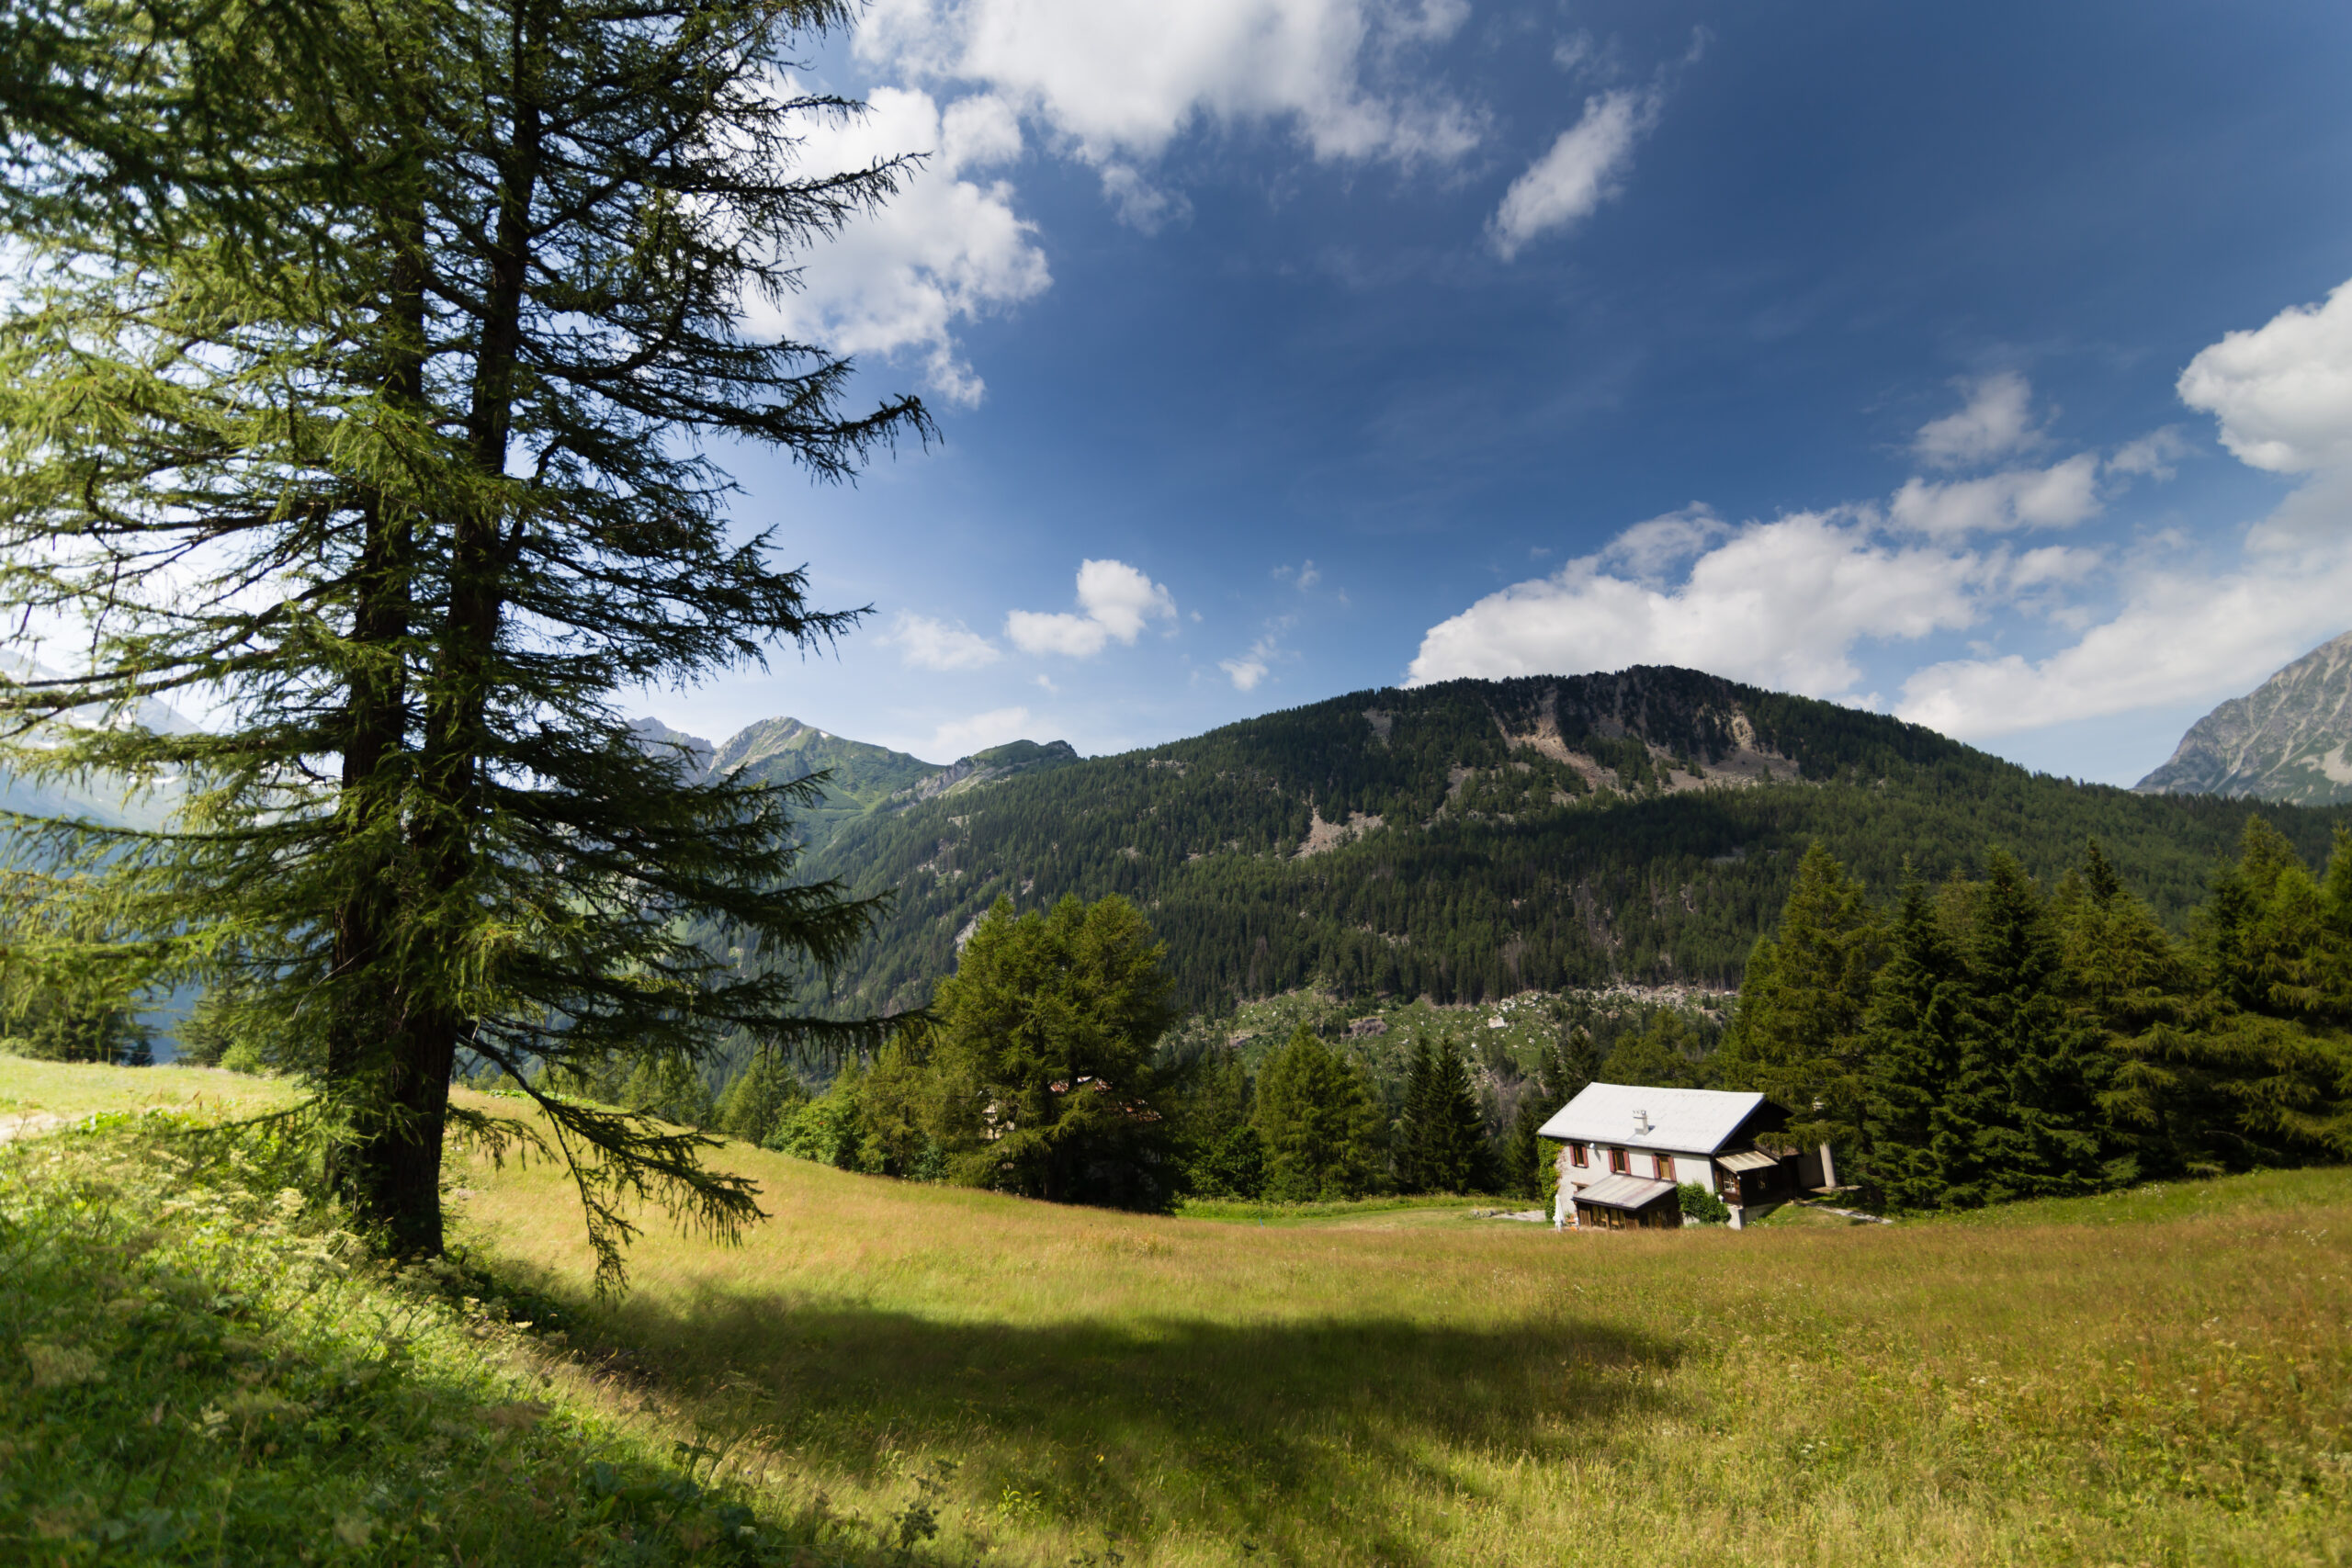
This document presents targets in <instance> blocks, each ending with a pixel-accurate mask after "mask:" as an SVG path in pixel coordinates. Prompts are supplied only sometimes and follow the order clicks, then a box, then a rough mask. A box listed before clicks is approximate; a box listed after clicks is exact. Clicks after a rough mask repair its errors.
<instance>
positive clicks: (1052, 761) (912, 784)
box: [630, 717, 1079, 848]
mask: <svg viewBox="0 0 2352 1568" xmlns="http://www.w3.org/2000/svg"><path fill="white" fill-rule="evenodd" d="M630 728H632V729H633V730H635V731H636V732H637V734H638V735H639V738H640V739H641V740H642V741H643V743H644V744H646V745H648V746H666V747H670V748H672V749H673V750H675V751H676V752H678V754H679V755H680V756H681V758H682V759H683V760H684V761H686V763H687V771H688V772H689V773H692V774H695V775H697V776H699V775H701V774H704V773H723V774H731V775H734V776H736V777H738V778H741V780H742V781H743V782H745V783H747V784H793V783H796V782H797V781H798V780H801V779H805V778H807V777H809V775H810V774H812V773H824V774H826V779H825V782H824V784H823V786H822V788H823V794H822V795H820V797H819V798H818V800H817V801H816V802H815V803H814V804H812V805H809V806H804V807H798V808H797V809H796V810H794V812H793V814H792V817H793V821H794V824H795V825H796V826H797V827H798V828H799V829H800V831H801V834H802V836H803V839H804V840H805V841H806V842H807V844H808V845H809V846H810V847H811V848H814V847H815V846H817V845H820V844H821V843H823V842H824V841H825V840H827V839H829V838H831V835H832V834H833V832H834V831H835V830H836V829H839V828H840V827H842V825H843V824H844V823H847V822H852V821H854V820H856V819H857V818H861V817H864V816H865V815H867V814H868V813H870V812H875V811H889V810H899V809H903V808H904V807H909V806H912V805H916V804H919V803H921V802H923V801H928V800H935V799H938V798H940V797H941V796H943V795H959V794H965V793H968V792H969V791H971V790H975V789H980V788H985V787H986V786H988V785H989V784H998V783H1001V781H1003V780H1006V779H1009V778H1013V777H1016V776H1018V775H1020V774H1023V773H1035V772H1036V771H1037V770H1039V769H1042V768H1055V767H1060V766H1062V765H1063V764H1065V763H1069V762H1075V761H1079V755H1078V752H1077V750H1075V749H1074V748H1073V747H1071V745H1070V744H1069V741H1067V740H1048V741H1045V742H1042V743H1040V742H1038V741H1035V740H1012V741H1007V742H1006V743H1005V744H1004V745H1001V746H991V747H989V748H987V749H986V750H979V751H975V752H973V753H972V754H971V755H970V756H968V757H960V758H958V759H956V761H953V762H947V763H940V762H926V761H923V760H922V758H920V757H917V756H915V755H913V754H912V753H910V752H906V751H893V750H890V749H889V748H888V747H887V746H876V745H872V744H869V743H868V742H866V741H863V740H851V739H847V738H845V737H843V736H839V735H835V734H833V733H832V732H831V731H830V730H823V729H819V728H817V727H816V726H814V725H811V724H803V723H802V722H801V721H800V720H798V719H797V718H791V717H780V718H763V719H761V720H760V721H759V722H758V723H756V724H752V725H747V726H745V727H744V728H742V729H740V730H738V731H736V733H735V734H734V735H732V736H730V737H729V738H728V739H727V740H726V741H725V742H724V743H722V744H720V745H718V746H713V745H712V744H711V743H710V742H709V741H707V740H705V739H702V738H701V737H699V736H695V735H688V734H686V733H685V732H684V730H678V729H673V728H670V727H669V726H668V725H666V724H664V723H662V721H661V720H660V719H657V718H641V719H639V720H637V721H636V722H635V723H634V724H632V725H631V726H630Z"/></svg>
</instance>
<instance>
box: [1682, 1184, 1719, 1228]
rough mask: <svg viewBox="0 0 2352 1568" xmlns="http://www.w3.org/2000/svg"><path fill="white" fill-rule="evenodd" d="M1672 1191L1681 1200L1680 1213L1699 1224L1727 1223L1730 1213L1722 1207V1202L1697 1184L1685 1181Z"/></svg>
mask: <svg viewBox="0 0 2352 1568" xmlns="http://www.w3.org/2000/svg"><path fill="white" fill-rule="evenodd" d="M1675 1194H1676V1196H1678V1197H1679V1198H1680V1199H1681V1200H1682V1212H1683V1213H1686V1214H1688V1215H1690V1216H1691V1218H1692V1219H1694V1220H1697V1221H1698V1222H1699V1223H1700V1224H1709V1225H1720V1224H1728V1223H1729V1221H1730V1219H1731V1211H1730V1210H1729V1209H1727V1208H1725V1207H1724V1201H1723V1200H1722V1199H1721V1198H1718V1197H1716V1196H1715V1195H1714V1194H1713V1193H1712V1192H1710V1191H1708V1190H1706V1189H1705V1188H1703V1187H1702V1186H1700V1185H1699V1184H1698V1183H1697V1182H1695V1181H1686V1182H1684V1183H1683V1184H1682V1185H1681V1186H1679V1187H1678V1188H1676V1189H1675Z"/></svg>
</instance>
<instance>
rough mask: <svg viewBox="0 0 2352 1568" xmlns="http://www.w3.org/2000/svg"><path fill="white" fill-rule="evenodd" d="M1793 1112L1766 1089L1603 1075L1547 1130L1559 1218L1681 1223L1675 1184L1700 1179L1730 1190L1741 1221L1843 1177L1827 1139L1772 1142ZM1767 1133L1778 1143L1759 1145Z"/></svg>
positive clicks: (1728, 1198)
mask: <svg viewBox="0 0 2352 1568" xmlns="http://www.w3.org/2000/svg"><path fill="white" fill-rule="evenodd" d="M1786 1122H1787V1119H1786V1117H1785V1116H1783V1115H1782V1114H1781V1112H1780V1111H1777V1110H1775V1109H1774V1108H1773V1107H1771V1106H1769V1105H1767V1104H1766V1103H1765V1102H1764V1097H1763V1096H1762V1095H1760V1094H1733V1093H1728V1092H1726V1091H1724V1090H1722V1089H1659V1088H1656V1087H1654V1086H1645V1085H1641V1084H1616V1083H1597V1084H1592V1085H1589V1087H1587V1088H1586V1089H1585V1091H1584V1092H1583V1093H1582V1094H1579V1095H1577V1097H1576V1098H1575V1099H1574V1100H1570V1101H1568V1103H1567V1104H1566V1105H1564V1106H1562V1107H1561V1108H1560V1110H1559V1111H1558V1113H1557V1114H1555V1116H1553V1118H1552V1119H1551V1120H1550V1121H1548V1122H1544V1125H1543V1126H1542V1127H1541V1128H1540V1129H1538V1132H1539V1133H1540V1134H1541V1135H1542V1136H1544V1137H1546V1138H1550V1139H1553V1140H1555V1141H1556V1142H1557V1143H1559V1144H1560V1145H1561V1148H1560V1152H1559V1155H1558V1156H1557V1158H1556V1160H1555V1169H1557V1170H1558V1172H1559V1175H1560V1182H1559V1195H1558V1196H1557V1197H1556V1198H1555V1199H1554V1200H1553V1210H1552V1218H1553V1223H1554V1224H1561V1225H1575V1226H1577V1228H1578V1229H1580V1230H1589V1229H1600V1230H1640V1229H1646V1228H1650V1227H1654V1226H1655V1227H1660V1228H1664V1227H1671V1226H1679V1225H1680V1224H1682V1205H1681V1201H1680V1200H1679V1198H1678V1197H1677V1195H1676V1188H1677V1187H1678V1186H1679V1185H1680V1184H1681V1183H1683V1182H1686V1181H1688V1182H1694V1183H1696V1184H1697V1185H1699V1186H1701V1187H1703V1188H1705V1189H1706V1190H1708V1191H1710V1192H1713V1193H1714V1194H1715V1195H1716V1196H1717V1197H1719V1198H1721V1199H1722V1200H1723V1201H1724V1203H1725V1205H1727V1206H1728V1207H1729V1208H1730V1210H1731V1223H1732V1224H1733V1226H1734V1227H1735V1228H1736V1227H1738V1226H1739V1225H1741V1224H1745V1223H1746V1220H1747V1210H1748V1209H1749V1208H1751V1207H1753V1206H1755V1205H1757V1204H1760V1203H1776V1202H1781V1201H1785V1200H1787V1199H1789V1198H1792V1197H1794V1196H1796V1194H1797V1193H1798V1191H1799V1190H1803V1189H1805V1188H1812V1187H1827V1186H1832V1185H1835V1183H1836V1180H1837V1172H1836V1168H1835V1167H1834V1166H1833V1165H1831V1163H1830V1156H1829V1149H1828V1146H1827V1145H1823V1146H1822V1147H1821V1148H1820V1149H1819V1150H1818V1151H1816V1152H1815V1153H1811V1154H1798V1153H1794V1152H1792V1151H1788V1150H1784V1149H1782V1148H1781V1147H1780V1146H1779V1145H1773V1144H1772V1140H1771V1138H1770V1134H1773V1133H1775V1132H1778V1131H1779V1130H1780V1129H1781V1127H1782V1126H1784V1125H1786ZM1758 1138H1763V1139H1764V1140H1765V1142H1766V1143H1767V1145H1771V1146H1768V1147H1760V1148H1759V1147H1758Z"/></svg>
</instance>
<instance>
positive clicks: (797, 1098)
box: [711, 1050, 809, 1144]
mask: <svg viewBox="0 0 2352 1568" xmlns="http://www.w3.org/2000/svg"><path fill="white" fill-rule="evenodd" d="M808 1099H809V1089H808V1087H807V1086H806V1085H804V1084H803V1083H802V1082H801V1081H800V1075H799V1074H797V1073H796V1072H794V1071H793V1070H792V1064H791V1063H790V1061H788V1060H787V1059H786V1055H785V1054H784V1053H783V1052H781V1051H775V1050H767V1051H757V1050H755V1051H753V1052H752V1059H751V1060H750V1061H749V1062H747V1063H745V1064H744V1066H743V1070H742V1071H741V1072H740V1073H738V1074H736V1075H735V1077H734V1078H733V1079H731V1080H730V1081H729V1083H728V1085H727V1089H726V1092H725V1093H723V1094H721V1095H720V1096H719V1097H718V1104H717V1105H716V1106H715V1107H714V1108H713V1110H712V1113H711V1120H712V1122H713V1124H714V1125H715V1127H716V1128H717V1130H718V1132H720V1133H723V1134H726V1135H727V1136H728V1137H730V1138H741V1139H742V1140H743V1141H744V1142H745V1143H747V1144H763V1143H765V1142H766V1141H767V1136H768V1134H770V1133H772V1132H774V1131H775V1124H776V1123H777V1122H779V1121H781V1120H782V1119H783V1118H784V1116H785V1114H786V1112H787V1111H791V1110H792V1108H793V1107H795V1106H797V1105H801V1104H805V1103H806V1102H807V1101H808Z"/></svg>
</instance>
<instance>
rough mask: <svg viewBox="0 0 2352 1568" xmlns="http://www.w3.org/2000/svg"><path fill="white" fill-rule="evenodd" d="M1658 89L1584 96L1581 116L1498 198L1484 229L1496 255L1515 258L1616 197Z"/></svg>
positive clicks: (1651, 117) (1654, 109) (1653, 111)
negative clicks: (1544, 238)
mask: <svg viewBox="0 0 2352 1568" xmlns="http://www.w3.org/2000/svg"><path fill="white" fill-rule="evenodd" d="M1662 101H1663V100H1662V97H1661V96H1660V94H1659V93H1658V92H1657V89H1655V88H1651V89H1647V90H1645V91H1639V92H1636V91H1634V90H1633V89H1630V88H1619V89H1618V90H1616V91H1615V92H1610V93H1603V94H1600V95H1599V96H1595V97H1590V98H1587V99H1586V100H1585V104H1584V117H1583V118H1580V119H1578V120H1577V122H1576V124H1574V125H1572V126H1570V127H1569V128H1568V129H1567V130H1564V131H1562V132H1560V135H1559V139H1558V140H1557V141H1554V142H1553V143H1552V146H1551V149H1550V151H1548V152H1545V153H1544V155H1543V156H1542V157H1541V158H1538V159H1536V160H1535V162H1534V163H1533V164H1530V165H1528V168H1527V171H1526V173H1524V174H1522V175H1520V176H1519V178H1518V179H1516V180H1514V181H1512V182H1511V186H1510V190H1508V191H1506V192H1505V193H1504V194H1503V201H1502V206H1501V207H1500V208H1498V209H1496V212H1495V216H1494V221H1493V222H1492V223H1491V224H1490V225H1489V227H1488V237H1489V239H1490V240H1491V241H1492V242H1493V244H1494V247H1495V251H1496V254H1498V255H1500V256H1501V257H1502V258H1503V260H1505V261H1510V260H1511V259H1513V258H1514V257H1516V256H1517V255H1518V254H1519V253H1520V252H1521V250H1522V249H1524V248H1525V247H1526V246H1527V245H1528V244H1529V243H1531V242H1532V241H1534V240H1536V239H1539V238H1541V237H1542V236H1544V235H1545V234H1549V233H1553V232H1555V231H1559V230H1563V229H1567V228H1571V227H1573V226H1574V225H1575V224H1577V222H1579V221H1581V220H1584V219H1586V218H1589V217H1590V216H1591V215H1592V214H1593V212H1594V211H1596V210H1597V209H1599V208H1600V204H1601V203H1602V202H1604V201H1607V200H1608V199H1609V198H1610V197H1612V196H1614V195H1616V194H1617V192H1618V190H1619V188H1620V187H1621V186H1622V183H1623V176H1624V174H1625V171H1626V170H1627V169H1628V168H1629V167H1631V166H1632V164H1633V161H1634V144H1635V143H1636V142H1638V141H1640V140H1641V139H1642V137H1643V136H1644V135H1645V134H1646V133H1647V132H1648V130H1650V128H1651V127H1652V126H1653V125H1655V124H1656V123H1657V113H1658V106H1659V104H1660V103H1661V102H1662Z"/></svg>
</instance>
